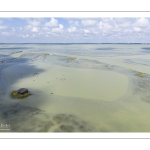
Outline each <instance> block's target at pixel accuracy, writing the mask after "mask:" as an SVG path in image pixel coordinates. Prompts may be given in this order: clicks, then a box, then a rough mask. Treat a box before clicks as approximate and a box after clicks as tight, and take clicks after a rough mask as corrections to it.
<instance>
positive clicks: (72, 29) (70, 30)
mask: <svg viewBox="0 0 150 150" xmlns="http://www.w3.org/2000/svg"><path fill="white" fill-rule="evenodd" d="M75 31H76V27H70V28H68V32H75Z"/></svg>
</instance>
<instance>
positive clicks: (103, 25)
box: [98, 21, 112, 31]
mask: <svg viewBox="0 0 150 150" xmlns="http://www.w3.org/2000/svg"><path fill="white" fill-rule="evenodd" d="M98 26H99V28H100V30H102V31H107V30H110V29H112V26H111V25H110V24H109V23H105V22H102V21H100V22H99V24H98Z"/></svg>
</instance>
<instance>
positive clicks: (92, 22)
mask: <svg viewBox="0 0 150 150" xmlns="http://www.w3.org/2000/svg"><path fill="white" fill-rule="evenodd" d="M96 22H97V21H96V20H90V19H87V20H82V21H81V24H82V25H83V26H85V27H88V26H94V25H95V24H96Z"/></svg>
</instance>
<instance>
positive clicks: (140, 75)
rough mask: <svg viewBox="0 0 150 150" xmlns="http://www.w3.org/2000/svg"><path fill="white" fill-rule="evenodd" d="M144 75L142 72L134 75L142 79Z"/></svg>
mask: <svg viewBox="0 0 150 150" xmlns="http://www.w3.org/2000/svg"><path fill="white" fill-rule="evenodd" d="M144 74H145V73H144V72H138V73H137V74H136V75H137V76H139V77H143V75H144Z"/></svg>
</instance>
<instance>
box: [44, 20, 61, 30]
mask: <svg viewBox="0 0 150 150" xmlns="http://www.w3.org/2000/svg"><path fill="white" fill-rule="evenodd" d="M45 26H48V27H51V28H53V27H58V26H59V24H58V20H57V19H55V18H51V20H50V21H49V22H46V23H45Z"/></svg>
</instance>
